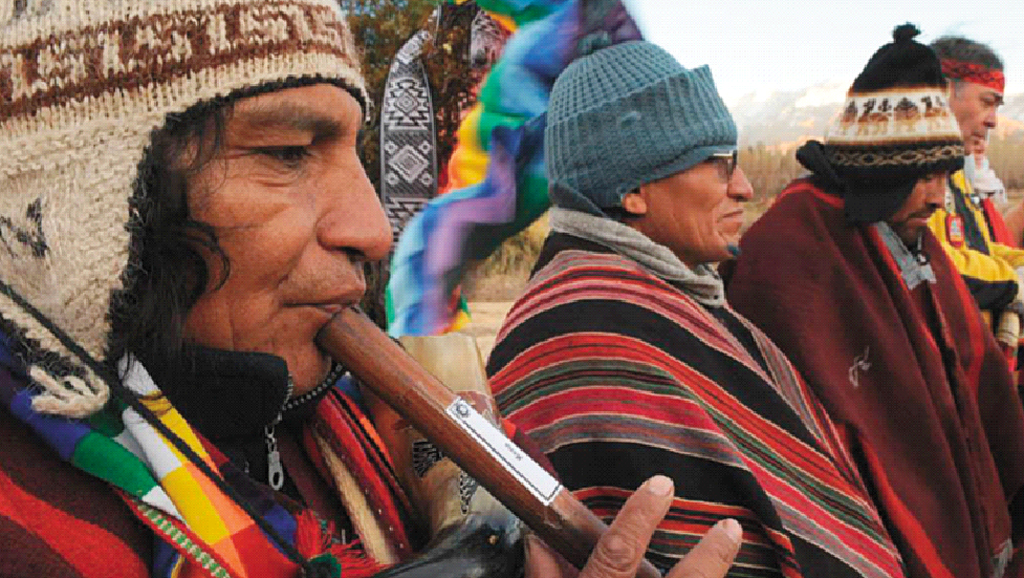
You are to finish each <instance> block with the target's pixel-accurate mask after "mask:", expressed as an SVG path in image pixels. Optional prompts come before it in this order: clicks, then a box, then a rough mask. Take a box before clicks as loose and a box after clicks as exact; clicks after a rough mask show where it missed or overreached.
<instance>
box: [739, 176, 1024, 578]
mask: <svg viewBox="0 0 1024 578" xmlns="http://www.w3.org/2000/svg"><path fill="white" fill-rule="evenodd" d="M740 246H741V249H742V255H741V257H740V259H739V261H738V262H737V263H736V264H735V265H734V266H733V267H732V268H731V269H732V270H731V271H730V272H729V273H730V277H729V281H728V283H729V284H728V299H729V302H730V303H731V304H732V306H733V307H735V308H736V310H737V311H739V312H741V313H742V314H743V315H745V316H746V317H748V318H749V319H750V320H751V321H753V322H754V323H755V324H756V325H758V326H759V327H760V328H761V329H762V330H763V331H764V332H765V333H767V334H768V336H769V337H770V338H772V339H773V340H774V341H775V342H776V343H777V344H778V345H779V347H781V348H782V350H783V351H784V352H785V353H786V355H787V356H788V357H789V358H790V360H792V362H793V364H794V365H795V366H796V368H797V369H798V370H799V371H800V372H801V373H802V374H803V376H804V378H805V379H806V380H807V382H808V384H809V385H810V386H811V387H812V388H813V389H814V390H815V391H816V392H817V394H818V396H819V397H820V398H821V399H822V401H823V402H824V404H825V406H826V408H827V409H828V410H829V412H830V414H831V415H832V417H833V419H834V420H835V422H836V424H837V426H838V427H839V428H840V430H841V433H842V436H843V439H844V443H846V444H847V446H848V449H849V450H850V452H851V453H852V454H853V456H854V458H855V460H856V461H857V465H858V468H859V469H860V471H861V474H862V475H863V476H864V478H865V480H866V482H867V484H868V486H869V488H870V489H871V490H872V492H873V494H874V497H875V499H876V501H877V503H878V506H879V509H880V510H881V512H882V515H883V518H884V519H885V521H886V524H887V525H888V527H889V530H890V532H891V533H892V534H893V538H894V540H895V541H896V544H897V546H898V547H899V548H900V550H901V553H902V555H903V557H904V560H905V563H906V564H907V569H908V572H909V574H910V575H912V576H917V577H921V578H923V577H925V576H932V577H936V578H951V577H956V578H972V577H976V578H987V577H989V576H992V575H993V571H994V570H996V569H997V568H998V567H1000V566H1001V565H1002V564H1003V563H1005V558H1004V559H1003V560H1002V561H1001V560H1000V559H999V558H998V557H999V555H1000V553H1001V552H1004V550H1003V547H1004V545H1005V544H1007V542H1008V541H1009V540H1010V539H1011V523H1012V524H1013V525H1015V526H1016V527H1015V528H1014V529H1015V530H1016V533H1017V534H1018V540H1017V541H1016V543H1015V544H1014V545H1015V546H1019V545H1020V541H1019V537H1020V534H1021V527H1020V526H1021V523H1022V522H1024V520H1022V519H1021V516H1020V513H1019V512H1018V513H1017V514H1013V513H1011V507H1010V506H1009V505H1008V504H1010V503H1011V501H1012V499H1013V498H1014V497H1016V496H1018V495H1019V494H1020V493H1021V492H1020V490H1021V487H1022V485H1024V412H1022V407H1021V401H1020V398H1019V397H1018V395H1017V393H1016V391H1015V390H1014V387H1013V383H1012V379H1011V377H1010V374H1009V371H1008V369H1007V366H1006V362H1005V361H1004V359H1003V357H1002V356H1001V354H1000V352H999V348H998V346H997V344H996V341H995V340H994V338H993V337H992V334H991V332H990V331H989V330H988V328H987V327H985V326H984V325H983V323H982V321H981V318H980V315H979V313H978V310H977V307H976V306H975V305H974V301H973V300H972V299H971V295H970V294H969V293H968V291H967V288H966V286H965V285H964V283H963V281H962V280H961V278H960V275H958V274H957V273H956V271H955V270H954V269H953V266H952V264H951V263H950V262H949V260H948V258H947V257H946V255H945V253H944V252H943V250H942V248H941V247H940V246H939V244H938V242H937V241H936V240H935V238H934V237H933V236H932V235H931V233H930V232H927V233H925V237H924V240H923V253H924V254H925V255H927V257H928V259H929V260H930V263H931V266H932V268H933V269H934V272H935V276H936V279H937V282H936V283H934V284H931V283H922V284H920V285H919V286H918V287H916V288H915V289H914V290H912V291H911V290H908V288H907V286H906V284H905V283H904V282H903V279H902V277H901V275H900V272H899V270H898V268H897V266H896V263H895V261H894V260H893V259H892V257H891V255H890V252H889V250H888V249H887V248H886V247H885V245H884V243H883V241H882V240H881V237H880V236H879V234H878V232H877V231H876V230H875V228H874V227H872V226H871V225H850V224H848V223H847V222H846V221H845V219H844V217H843V208H842V200H841V199H840V198H839V197H837V196H834V195H831V194H828V193H826V192H824V191H822V190H820V189H818V188H816V187H814V186H813V185H812V184H811V182H810V181H808V180H798V181H795V182H794V183H792V184H791V185H790V186H789V187H788V188H787V189H786V190H785V191H784V192H783V194H782V195H781V196H780V198H779V199H778V200H777V201H776V203H775V205H774V206H773V207H772V208H771V209H770V210H769V211H768V212H767V213H766V214H765V215H764V216H763V217H762V218H761V219H760V220H759V221H758V222H756V223H755V224H754V225H753V226H752V227H751V229H750V231H749V232H748V233H747V234H746V236H745V237H744V238H743V241H742V242H741V245H740ZM1014 518H1016V519H1014ZM1004 556H1005V555H1004ZM1018 567H1019V565H1018Z"/></svg>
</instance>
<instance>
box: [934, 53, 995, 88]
mask: <svg viewBox="0 0 1024 578" xmlns="http://www.w3.org/2000/svg"><path fill="white" fill-rule="evenodd" d="M942 74H944V75H946V77H947V78H957V79H960V80H965V81H967V82H973V83H975V84H980V85H982V86H987V87H989V88H991V89H992V90H998V91H999V92H1003V88H1004V87H1005V86H1006V78H1005V77H1004V76H1003V71H1002V70H996V69H994V68H989V67H987V66H982V65H980V64H973V63H970V62H960V61H959V60H943V61H942Z"/></svg>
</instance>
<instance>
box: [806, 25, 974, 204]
mask: <svg viewBox="0 0 1024 578" xmlns="http://www.w3.org/2000/svg"><path fill="white" fill-rule="evenodd" d="M918 34H919V31H918V30H917V28H916V27H914V26H913V25H912V24H905V25H902V26H899V27H897V28H896V29H895V30H894V31H893V41H892V42H891V43H890V44H886V45H885V46H882V47H881V48H879V49H878V51H877V52H875V54H874V55H873V56H872V57H871V60H869V61H868V63H867V66H865V67H864V70H863V71H861V73H860V75H859V76H858V77H857V79H856V80H854V82H853V86H852V87H851V88H850V90H849V92H848V94H847V97H846V103H845V105H844V107H843V111H842V113H841V114H840V116H839V117H838V119H837V120H836V123H835V124H834V125H833V126H832V128H831V129H830V130H829V133H828V136H827V137H826V138H825V142H824V147H823V149H824V153H825V157H826V159H827V160H828V162H829V164H830V165H831V167H832V169H833V170H834V171H835V172H836V173H837V174H838V175H839V177H840V178H841V179H842V180H843V181H844V183H845V185H846V191H845V194H844V198H845V205H846V208H845V211H846V217H847V219H848V220H849V221H851V222H876V221H881V220H884V219H886V218H888V217H889V216H891V215H892V214H893V213H895V212H896V210H898V209H899V208H900V206H902V205H903V202H904V201H905V200H906V198H907V197H908V196H909V195H910V192H911V191H912V190H913V188H914V184H915V183H916V182H917V180H918V179H920V178H921V177H924V176H927V175H929V174H932V173H936V172H941V171H955V170H957V169H959V168H960V167H962V166H963V156H964V146H963V140H962V139H961V136H960V129H959V128H958V127H957V124H956V119H955V117H954V116H953V114H952V112H950V110H949V106H948V104H947V103H946V90H945V89H946V81H945V79H944V78H943V75H942V66H941V65H940V63H939V59H938V57H937V56H936V55H935V53H934V52H933V51H932V49H931V48H929V47H927V46H925V45H923V44H920V43H919V42H917V41H915V40H914V37H916V36H917V35H918ZM812 170H813V169H812Z"/></svg>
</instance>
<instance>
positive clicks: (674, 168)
mask: <svg viewBox="0 0 1024 578" xmlns="http://www.w3.org/2000/svg"><path fill="white" fill-rule="evenodd" d="M735 148H736V125H735V124H734V123H733V120H732V116H731V115H730V114H729V110H728V109H727V108H726V107H725V103H724V102H722V98H721V97H720V96H719V95H718V90H717V89H716V88H715V81H714V80H713V79H712V77H711V70H710V69H709V68H708V67H707V66H702V67H700V68H696V69H693V70H687V69H686V68H683V66H682V65H680V64H679V62H677V61H676V59H675V58H673V57H672V55H670V54H669V53H667V52H665V51H664V50H663V49H661V48H659V47H658V46H656V45H654V44H651V43H649V42H644V41H634V42H623V43H621V44H616V45H613V46H610V47H607V48H600V49H598V50H596V51H594V52H592V53H590V54H587V55H585V56H582V57H580V58H577V59H576V60H575V61H573V62H572V63H571V64H570V65H569V66H568V67H566V69H565V70H564V71H563V72H562V73H561V75H559V77H558V79H557V80H556V81H555V84H554V86H553V87H552V89H551V98H550V102H549V104H548V112H547V126H546V127H545V130H544V163H545V168H546V171H547V177H548V183H549V190H550V196H551V201H552V203H553V204H555V205H556V206H559V207H562V208H567V209H574V210H577V211H583V212H588V213H591V214H594V215H598V216H604V215H605V213H604V212H603V211H601V209H606V208H611V207H619V206H621V204H622V197H623V196H625V194H626V193H628V192H630V191H632V190H633V189H635V188H637V187H639V186H640V185H641V184H644V183H649V182H652V181H656V180H659V179H662V178H665V177H668V176H671V175H673V174H676V173H679V172H682V171H685V170H686V169H688V168H690V167H692V166H693V165H695V164H697V163H699V162H702V161H704V160H706V159H707V158H708V157H709V156H711V155H712V154H715V153H725V152H731V151H733V150H734V149H735Z"/></svg>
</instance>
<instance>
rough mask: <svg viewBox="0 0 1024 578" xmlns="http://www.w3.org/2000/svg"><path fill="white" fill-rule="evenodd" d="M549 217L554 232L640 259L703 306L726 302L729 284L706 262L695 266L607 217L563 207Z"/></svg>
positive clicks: (718, 305)
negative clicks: (727, 285)
mask: <svg viewBox="0 0 1024 578" xmlns="http://www.w3.org/2000/svg"><path fill="white" fill-rule="evenodd" d="M548 219H549V221H550V223H551V230H552V231H555V232H558V233H565V234H567V235H572V236H574V237H580V238H582V239H586V240H588V241H593V242H595V243H598V244H600V245H604V246H605V247H608V248H609V249H612V250H613V251H615V252H616V253H618V254H619V255H622V256H623V257H626V258H628V259H632V260H633V261H636V262H637V263H638V264H639V265H640V266H641V267H643V268H644V269H645V270H647V271H648V272H649V273H651V274H652V275H655V276H657V277H659V278H661V279H664V280H666V281H672V282H674V283H675V284H676V285H677V286H679V287H680V288H681V289H682V290H683V292H684V293H686V294H687V295H689V296H690V297H692V298H693V299H695V300H696V301H697V302H698V303H700V304H702V305H706V306H709V307H721V306H723V305H725V287H724V286H723V285H722V278H721V277H719V276H718V273H717V272H716V271H715V269H714V268H713V267H711V266H710V265H704V264H702V265H698V266H696V267H694V268H693V269H691V268H689V267H687V266H686V264H685V263H683V262H682V261H680V260H679V257H676V255H675V253H673V252H672V251H671V250H669V248H668V247H665V246H664V245H659V244H658V243H655V242H654V241H652V240H651V239H650V238H649V237H647V236H646V235H644V234H643V233H641V232H640V231H637V230H636V229H634V228H632V227H629V226H626V225H623V224H622V223H619V222H616V221H613V220H611V219H609V218H607V217H598V216H596V215H591V214H589V213H583V212H580V211H573V210H570V209H563V208H559V207H555V208H552V209H551V212H550V213H549V215H548Z"/></svg>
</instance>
